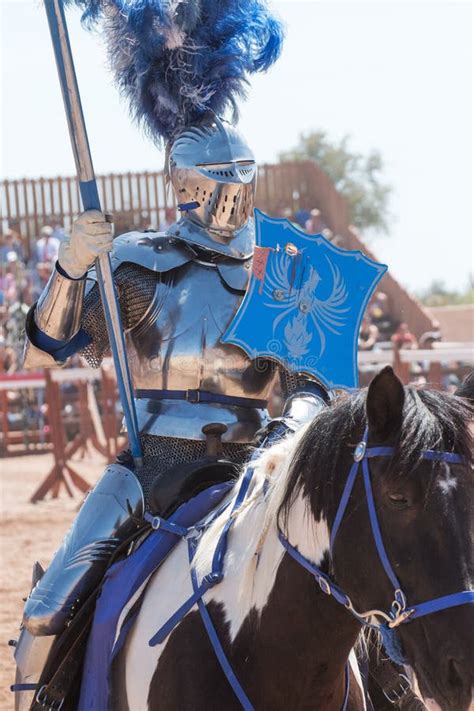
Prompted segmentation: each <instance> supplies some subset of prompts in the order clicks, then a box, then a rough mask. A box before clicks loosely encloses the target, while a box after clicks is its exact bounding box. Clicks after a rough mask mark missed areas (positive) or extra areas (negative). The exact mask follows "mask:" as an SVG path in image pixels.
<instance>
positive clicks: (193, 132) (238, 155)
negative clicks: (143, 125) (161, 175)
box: [169, 117, 257, 237]
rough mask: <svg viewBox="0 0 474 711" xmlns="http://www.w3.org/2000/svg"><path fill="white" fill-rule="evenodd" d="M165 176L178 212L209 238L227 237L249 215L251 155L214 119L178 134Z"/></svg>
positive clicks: (252, 190)
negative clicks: (168, 181) (210, 233)
mask: <svg viewBox="0 0 474 711" xmlns="http://www.w3.org/2000/svg"><path fill="white" fill-rule="evenodd" d="M169 174H170V180H171V183H172V185H173V188H174V191H175V194H176V199H177V202H178V207H179V209H180V210H181V211H182V212H183V213H186V215H187V216H188V217H189V218H190V219H192V220H194V221H195V222H198V223H199V224H200V225H202V226H204V227H205V228H206V229H207V230H209V231H210V232H219V233H224V234H227V235H228V236H229V237H230V236H231V235H232V233H233V232H234V231H235V230H238V229H239V228H240V227H242V226H243V225H244V224H245V223H246V222H247V220H248V218H249V217H250V215H251V214H252V210H253V203H254V195H255V186H256V180H257V166H256V164H255V158H254V155H253V153H252V151H251V150H250V148H249V147H248V145H247V143H246V141H245V140H244V138H243V137H242V136H241V134H240V133H239V132H238V131H237V130H236V129H235V128H234V127H233V126H231V125H230V124H229V123H227V122H223V121H221V120H220V119H219V118H217V117H215V118H213V119H212V120H210V121H209V122H208V123H207V124H201V125H199V126H195V127H191V128H188V129H186V130H184V131H183V132H182V133H181V134H179V136H178V137H177V138H176V140H175V141H174V142H173V145H172V147H171V149H170V156H169Z"/></svg>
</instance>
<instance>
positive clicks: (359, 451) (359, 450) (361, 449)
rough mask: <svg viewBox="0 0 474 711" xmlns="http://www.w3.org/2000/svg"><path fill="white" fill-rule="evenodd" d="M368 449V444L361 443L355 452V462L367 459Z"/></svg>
mask: <svg viewBox="0 0 474 711" xmlns="http://www.w3.org/2000/svg"><path fill="white" fill-rule="evenodd" d="M366 449H367V442H364V441H362V442H359V444H358V445H357V447H356V448H355V450H354V462H361V461H362V460H363V458H364V457H365V450H366Z"/></svg>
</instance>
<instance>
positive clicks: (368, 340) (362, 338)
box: [359, 316, 379, 351]
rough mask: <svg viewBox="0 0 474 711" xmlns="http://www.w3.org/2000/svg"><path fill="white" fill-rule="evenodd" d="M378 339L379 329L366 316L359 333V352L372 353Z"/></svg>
mask: <svg viewBox="0 0 474 711" xmlns="http://www.w3.org/2000/svg"><path fill="white" fill-rule="evenodd" d="M378 337H379V329H378V328H377V326H376V325H375V324H374V323H372V322H371V320H370V318H369V317H368V316H364V318H363V320H362V324H361V327H360V331H359V350H361V351H371V350H372V349H373V347H374V346H375V344H376V343H377V340H378Z"/></svg>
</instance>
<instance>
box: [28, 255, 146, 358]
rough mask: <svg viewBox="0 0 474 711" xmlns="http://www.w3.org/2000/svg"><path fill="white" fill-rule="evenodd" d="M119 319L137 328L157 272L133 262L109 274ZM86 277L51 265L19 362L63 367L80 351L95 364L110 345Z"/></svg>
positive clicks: (95, 288)
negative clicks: (73, 276) (74, 277)
mask: <svg viewBox="0 0 474 711" xmlns="http://www.w3.org/2000/svg"><path fill="white" fill-rule="evenodd" d="M114 277H115V285H116V288H117V293H118V298H119V303H120V311H121V315H122V323H123V326H124V328H125V330H127V331H129V330H132V329H133V328H134V327H136V326H137V325H138V324H139V323H140V321H141V319H142V318H143V316H144V315H145V313H146V311H147V309H148V307H149V305H150V303H151V300H152V298H153V294H154V292H155V289H156V284H157V279H159V275H157V274H156V273H154V272H151V271H149V270H148V269H145V268H144V267H141V266H139V265H137V264H128V263H125V264H120V265H119V266H118V267H117V269H116V271H115V274H114ZM86 291H87V288H86V279H80V280H72V279H68V278H67V277H65V276H63V274H61V271H60V268H59V270H58V268H57V267H56V269H55V270H54V272H53V274H52V275H51V278H50V280H49V282H48V284H47V286H46V288H45V290H44V291H43V293H42V294H41V297H40V299H39V300H38V303H37V304H36V305H35V306H33V308H32V309H31V310H30V313H29V314H28V316H27V320H26V337H27V340H26V346H25V356H24V365H25V367H27V368H35V367H51V366H54V365H62V364H63V363H64V362H65V361H66V360H67V358H68V357H70V356H71V355H73V354H74V353H78V352H80V353H82V354H83V355H84V357H85V358H86V360H87V361H88V363H89V364H90V365H91V366H92V367H98V366H99V365H100V363H101V361H102V358H103V357H104V355H105V354H106V352H107V351H108V349H109V341H108V336H107V329H106V327H105V319H104V313H103V310H102V304H101V301H100V295H99V289H98V286H97V284H94V285H93V286H92V288H90V289H89V291H88V292H87V293H86Z"/></svg>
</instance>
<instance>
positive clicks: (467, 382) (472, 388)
mask: <svg viewBox="0 0 474 711" xmlns="http://www.w3.org/2000/svg"><path fill="white" fill-rule="evenodd" d="M454 394H455V395H457V396H458V397H464V398H466V400H474V370H471V372H470V373H468V374H467V375H466V377H465V378H464V380H463V381H462V383H461V385H460V386H459V387H458V389H457V390H456V392H455V393H454Z"/></svg>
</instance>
